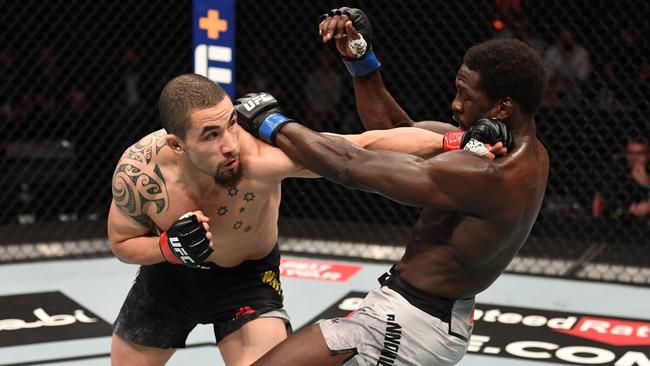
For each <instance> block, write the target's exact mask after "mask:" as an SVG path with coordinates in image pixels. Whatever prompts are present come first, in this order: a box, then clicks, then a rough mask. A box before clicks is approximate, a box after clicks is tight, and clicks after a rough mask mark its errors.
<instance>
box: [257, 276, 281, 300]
mask: <svg viewBox="0 0 650 366" xmlns="http://www.w3.org/2000/svg"><path fill="white" fill-rule="evenodd" d="M262 283H265V284H267V285H269V286H271V288H273V289H274V290H275V292H277V294H278V295H280V298H283V296H282V284H281V283H280V274H279V273H278V272H274V271H272V270H268V271H266V272H264V273H263V274H262Z"/></svg>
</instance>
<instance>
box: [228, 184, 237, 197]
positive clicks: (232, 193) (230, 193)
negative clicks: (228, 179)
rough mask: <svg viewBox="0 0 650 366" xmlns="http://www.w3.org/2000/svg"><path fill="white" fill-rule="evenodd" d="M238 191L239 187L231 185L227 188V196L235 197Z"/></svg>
mask: <svg viewBox="0 0 650 366" xmlns="http://www.w3.org/2000/svg"><path fill="white" fill-rule="evenodd" d="M238 193H239V188H237V187H235V186H233V187H229V188H228V196H230V197H235V196H237V194H238Z"/></svg>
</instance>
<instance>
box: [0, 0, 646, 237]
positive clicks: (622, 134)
mask: <svg viewBox="0 0 650 366" xmlns="http://www.w3.org/2000/svg"><path fill="white" fill-rule="evenodd" d="M296 3H299V2H296ZM418 4H419V3H418ZM492 4H494V3H492ZM260 6H261V7H264V6H266V5H264V4H260ZM314 6H315V5H314ZM418 6H419V5H418ZM422 6H424V5H422ZM450 6H451V5H450ZM494 10H495V11H494V13H495V14H496V20H498V22H497V21H495V22H494V23H492V24H489V23H486V24H485V29H483V30H481V31H480V32H479V33H478V34H481V35H487V36H481V37H482V39H485V38H489V36H493V37H499V38H518V39H521V40H523V41H524V42H527V43H528V44H529V45H530V46H531V47H532V48H534V49H535V50H536V51H537V52H539V54H540V56H541V57H542V59H543V61H544V63H545V65H546V67H547V69H548V73H549V87H548V90H547V93H546V95H545V97H544V102H543V107H542V109H541V110H540V113H539V118H538V122H539V123H538V134H539V135H540V138H541V139H542V141H543V142H544V143H545V144H546V146H547V148H548V149H549V151H550V154H551V159H552V171H551V177H550V181H549V189H548V192H547V199H546V202H545V207H544V209H543V213H542V215H543V216H547V217H550V216H558V217H584V218H586V219H590V220H593V219H598V220H618V221H621V222H635V223H639V224H642V225H648V223H649V222H650V177H649V175H650V173H649V172H650V166H649V164H648V161H649V157H650V149H649V146H648V139H649V138H650V134H649V132H648V131H650V80H649V78H650V62H649V60H648V55H649V54H650V50H649V48H648V39H647V37H644V29H641V28H640V27H639V23H638V22H637V23H635V22H625V21H624V20H621V21H617V23H616V26H611V25H608V24H605V26H604V27H605V28H606V29H608V32H609V33H608V34H607V38H601V35H599V34H593V32H588V31H585V30H584V24H583V23H580V22H575V21H566V22H562V21H555V22H553V23H547V22H545V20H544V19H540V17H539V16H531V14H528V13H527V12H526V11H525V9H522V7H521V2H520V1H514V0H504V1H501V0H500V1H496V7H495V9H494ZM376 13H380V12H379V11H375V14H376ZM391 14H393V13H391ZM247 16H248V17H251V19H248V18H246V17H247ZM239 17H240V19H241V21H242V23H244V24H250V27H241V28H239V30H238V32H239V33H238V37H241V39H246V40H250V39H254V38H253V35H254V36H255V37H257V35H258V34H259V29H257V28H255V24H256V23H255V22H254V21H253V20H255V19H254V17H255V15H254V14H247V13H240V15H239ZM314 18H317V17H314ZM374 19H377V22H378V23H380V22H381V21H382V18H381V17H377V18H374ZM296 21H301V22H302V21H303V20H301V19H298V20H296ZM304 22H305V24H303V23H300V24H299V25H296V26H300V27H305V29H308V27H315V25H314V24H311V23H309V22H311V20H309V22H308V21H307V20H305V21H304ZM312 23H313V22H312ZM383 25H384V26H385V25H386V24H385V23H384V24H383ZM423 26H429V25H428V23H427V22H425V21H424V20H423ZM591 26H592V28H593V25H591ZM124 28H125V29H128V28H129V26H128V24H127V25H125V26H124ZM186 28H187V27H186V26H184V25H183V26H182V27H181V26H179V29H186ZM592 28H590V29H592ZM264 29H266V30H268V32H269V34H268V37H271V38H272V37H275V36H277V37H278V39H281V36H280V33H281V32H282V29H274V28H272V27H265V28H264ZM379 29H382V28H379ZM153 30H155V31H156V32H159V30H160V27H152V32H153ZM407 31H408V29H407ZM98 32H99V31H98ZM247 32H248V33H247ZM274 32H275V33H274ZM249 33H250V34H249ZM98 34H99V33H98ZM152 34H153V33H152ZM282 34H286V31H285V32H284V33H282ZM417 34H418V36H420V37H426V36H427V35H426V34H425V35H422V34H420V33H417ZM379 35H380V36H381V37H383V41H384V43H388V42H386V40H387V39H390V37H404V39H403V40H402V41H405V40H406V41H408V40H409V39H408V37H409V34H407V33H406V32H402V33H401V34H400V33H397V32H395V33H391V31H390V30H384V32H383V34H382V33H381V32H379ZM295 36H296V37H302V38H297V39H295V40H293V42H298V41H300V42H302V41H303V40H304V41H305V43H306V44H307V43H309V45H310V46H309V47H311V48H308V52H307V51H304V52H302V51H301V52H298V53H295V54H293V55H292V56H291V60H288V56H286V55H285V54H284V53H283V52H281V51H278V47H276V46H274V45H273V42H264V43H262V42H257V43H250V42H247V43H244V42H242V44H252V45H251V46H250V47H248V49H242V50H240V51H241V52H239V51H238V52H239V53H238V61H237V62H238V66H237V67H238V74H237V78H238V79H237V80H238V83H237V94H239V95H242V94H244V93H247V92H251V91H261V90H266V91H270V92H271V93H273V94H274V95H275V96H276V97H277V98H278V99H279V100H281V101H283V102H286V105H287V106H288V108H289V109H290V111H291V112H292V114H294V115H296V116H297V117H299V118H300V119H301V120H302V121H305V123H306V124H307V125H308V126H309V127H311V128H313V129H315V130H318V131H335V132H339V133H353V132H359V131H360V124H359V123H358V116H357V114H356V111H355V110H354V107H353V104H352V103H353V95H352V93H351V90H352V87H351V81H350V80H349V77H348V75H347V74H346V73H345V70H344V68H343V67H342V66H341V64H340V61H339V60H338V59H337V58H336V57H335V55H334V53H333V52H331V50H329V49H328V48H327V47H323V46H322V45H321V44H319V43H318V42H317V40H316V37H312V36H313V35H311V34H310V35H308V36H307V35H304V34H303V33H299V34H296V35H295ZM148 37H151V35H142V36H141V38H142V39H147V38H148ZM246 37H249V38H246ZM431 37H434V36H431ZM447 37H448V36H447ZM160 38H161V39H163V38H164V37H162V36H161V37H160ZM282 40H283V41H284V42H289V41H288V40H286V39H282ZM420 40H421V41H422V43H423V44H431V45H433V46H435V47H438V46H440V47H452V46H453V48H454V49H456V48H458V50H460V51H463V50H464V47H460V46H458V44H456V43H453V42H449V44H444V45H439V44H438V43H436V42H435V38H432V40H431V41H430V43H425V42H424V41H425V39H420ZM118 41H120V40H119V39H115V40H113V42H114V44H121V43H120V42H118ZM183 42H184V43H183V44H186V43H189V42H188V41H187V40H184V41H183ZM37 43H38V42H37ZM41 43H43V42H41ZM39 44H40V43H39ZM59 44H60V45H61V46H52V45H47V46H42V47H36V48H34V49H29V50H28V51H26V50H25V49H23V48H21V47H22V46H21V43H15V42H14V43H13V45H11V46H1V45H0V144H1V146H0V147H1V148H2V150H1V155H0V165H2V166H3V171H4V172H10V173H8V174H11V175H12V178H11V179H5V178H2V179H0V188H2V190H0V192H2V193H0V201H1V202H3V203H4V207H5V210H4V211H3V212H2V213H1V215H0V216H3V217H0V219H1V221H2V222H3V223H7V222H15V221H21V222H32V221H33V220H36V219H38V220H40V219H43V220H51V219H59V220H67V219H79V218H84V217H95V218H96V217H101V216H102V215H104V214H105V212H106V208H107V206H108V202H109V201H110V177H111V174H112V170H113V167H114V162H115V161H116V160H117V158H118V157H119V156H118V154H119V152H120V151H122V150H123V148H124V147H126V146H128V145H129V144H131V143H133V142H134V139H135V138H137V136H141V135H143V134H144V133H145V132H147V131H151V130H153V129H155V128H158V123H157V118H156V100H157V96H158V93H159V91H160V89H161V87H162V85H164V82H165V81H166V80H168V79H169V78H170V77H171V76H173V73H174V72H188V71H190V70H189V68H190V67H191V62H190V60H189V58H190V56H191V55H189V54H190V53H189V52H187V53H188V55H186V56H185V57H186V59H184V60H180V61H179V60H175V61H177V64H179V65H185V66H183V67H185V69H182V68H176V69H174V68H173V67H168V68H166V69H165V71H164V72H158V71H156V70H159V68H160V67H163V66H160V65H166V64H167V63H169V60H170V59H171V57H176V56H175V55H174V54H173V52H174V51H170V50H168V49H165V48H160V49H159V51H158V53H155V54H153V56H152V53H151V52H147V51H146V50H143V49H142V48H139V47H136V46H131V45H123V46H121V47H119V48H116V49H113V50H106V51H103V52H106V53H112V54H115V55H116V56H115V57H114V58H113V59H112V60H109V61H106V63H108V64H110V66H111V69H110V70H111V73H110V74H106V73H105V70H106V69H107V68H106V67H104V66H102V67H103V68H102V67H98V64H97V63H96V60H94V59H93V58H92V56H89V55H90V54H91V53H92V52H90V51H88V52H86V51H84V52H86V53H83V52H81V51H79V53H78V57H77V58H76V59H69V58H66V57H65V56H64V54H70V46H69V45H68V46H67V47H68V48H67V49H66V48H65V47H66V45H67V43H65V42H59ZM145 44H146V42H140V43H138V45H145ZM401 44H402V45H403V46H401V47H405V46H404V45H406V46H408V42H402V43H401ZM384 46H385V47H384V49H382V45H381V44H379V47H378V48H377V54H378V55H379V57H380V59H381V57H382V55H383V54H384V53H383V51H384V50H386V53H385V54H386V57H387V58H388V57H389V56H390V57H392V59H391V62H386V63H385V64H386V67H387V68H391V67H392V68H393V69H391V73H387V76H386V79H387V80H386V81H387V84H388V86H389V87H390V88H391V90H392V91H394V92H395V95H396V96H397V98H398V99H399V101H400V102H404V101H405V100H406V101H409V100H411V101H412V100H424V101H425V102H424V103H422V104H423V107H422V108H418V107H417V106H416V107H413V105H409V104H408V103H405V105H406V109H407V110H408V112H409V113H410V114H411V116H412V117H413V118H414V119H429V118H431V116H432V115H433V118H436V116H439V115H442V114H444V113H447V114H448V104H449V103H450V102H451V98H442V97H437V96H436V98H435V99H436V100H438V99H440V100H442V101H437V102H436V103H438V104H435V106H436V107H434V104H429V100H430V99H427V98H426V97H429V96H426V97H425V98H422V95H421V94H422V90H421V89H420V90H415V89H414V90H411V88H410V84H409V81H410V80H411V79H413V78H417V77H418V73H421V74H422V75H425V72H426V73H434V72H436V70H435V68H430V69H427V70H424V69H422V65H420V64H419V63H418V62H419V61H418V60H417V59H413V57H412V56H409V54H408V53H406V52H405V53H404V56H403V57H404V59H398V58H397V56H400V55H399V54H397V53H396V51H394V50H393V54H390V55H388V54H389V53H390V49H388V47H386V46H388V45H387V44H384ZM143 47H144V46H143ZM184 47H186V48H187V49H189V45H185V46H184ZM151 49H153V48H151V47H150V48H149V51H150V50H151ZM156 50H158V49H156ZM398 51H399V52H401V51H404V50H403V49H398ZM460 51H459V52H460ZM66 52H67V53H66ZM409 52H417V51H413V50H409ZM439 53H440V54H441V55H438V56H445V55H444V53H445V52H443V51H440V52H439ZM166 54H169V55H167V56H164V55H166ZM84 55H85V56H84ZM170 55H171V56H170ZM425 56H427V55H422V57H425ZM164 57H167V58H164ZM159 59H161V60H159ZM165 60H166V61H165ZM289 61H291V62H289ZM453 61H454V62H456V61H458V60H453ZM452 63H453V62H452V60H449V61H448V62H446V64H452ZM251 65H253V66H255V67H253V66H251ZM258 65H270V66H269V67H258ZM407 65H408V67H406V66H407ZM154 66H155V67H156V69H154V71H156V73H152V72H150V71H151V70H150V69H151V68H152V67H154ZM456 66H457V65H455V64H454V65H453V67H456ZM287 67H290V68H291V72H288V71H287ZM441 67H442V66H441ZM396 68H399V70H398V71H402V74H399V73H395V69H396ZM453 71H454V70H451V69H450V70H447V69H444V70H443V71H442V73H444V74H445V75H446V74H449V75H453V74H454V72H453ZM425 76H426V75H425ZM280 81H281V82H280ZM437 81H438V80H435V81H434V80H428V81H427V83H429V84H432V85H431V87H432V88H433V87H440V88H442V87H441V86H439V85H436V84H435V82H437ZM439 84H440V85H442V84H444V88H447V87H450V88H453V83H452V82H451V80H443V81H442V82H440V83H439ZM447 84H449V85H447ZM281 85H283V86H281ZM286 85H291V86H292V87H286ZM416 94H420V95H416ZM418 98H419V99H418ZM440 105H442V106H443V107H442V108H439V107H437V106H440ZM427 108H429V109H436V112H435V113H432V114H429V115H426V116H420V115H418V112H420V111H421V110H423V109H427ZM345 121H357V122H356V123H347V122H345ZM124 126H128V127H126V128H125V127H124ZM43 192H46V194H45V195H43ZM80 201H83V204H82V205H80V204H78V203H79V202H80ZM53 207H57V209H53ZM35 209H36V211H37V212H34V210H35Z"/></svg>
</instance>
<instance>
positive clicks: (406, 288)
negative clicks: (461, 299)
mask: <svg viewBox="0 0 650 366" xmlns="http://www.w3.org/2000/svg"><path fill="white" fill-rule="evenodd" d="M378 281H379V283H380V284H381V285H382V286H387V287H388V288H390V289H391V290H393V291H395V292H397V293H398V294H400V295H402V297H403V298H404V299H406V301H408V302H409V303H410V304H411V305H413V306H415V307H416V308H418V309H420V310H422V311H424V312H425V313H427V314H429V315H431V316H433V317H436V318H438V319H440V320H442V321H443V322H446V323H451V313H452V310H453V308H454V303H455V302H456V300H457V299H450V298H446V297H442V296H437V295H434V294H431V293H429V292H426V291H424V290H421V289H419V288H417V287H415V286H413V285H411V284H410V283H408V282H407V281H406V280H405V279H404V278H403V277H402V276H400V275H399V273H397V272H395V271H394V270H393V268H391V269H390V270H389V271H388V272H386V273H384V274H383V275H381V276H380V277H379V278H378Z"/></svg>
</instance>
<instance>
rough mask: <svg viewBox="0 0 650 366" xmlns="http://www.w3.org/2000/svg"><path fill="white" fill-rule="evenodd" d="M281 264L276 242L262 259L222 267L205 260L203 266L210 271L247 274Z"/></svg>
mask: <svg viewBox="0 0 650 366" xmlns="http://www.w3.org/2000/svg"><path fill="white" fill-rule="evenodd" d="M279 265H280V248H279V247H278V244H277V243H276V244H275V246H274V247H273V249H271V251H270V252H269V253H268V254H267V255H266V256H265V257H264V258H260V259H247V260H245V261H243V262H241V263H240V264H238V265H236V266H234V267H221V266H218V265H216V264H214V263H212V262H204V263H203V264H202V266H204V267H207V268H206V269H208V270H210V271H217V272H219V273H223V274H233V275H237V274H245V273H255V272H263V271H265V270H268V269H271V268H276V267H278V266H279Z"/></svg>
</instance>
